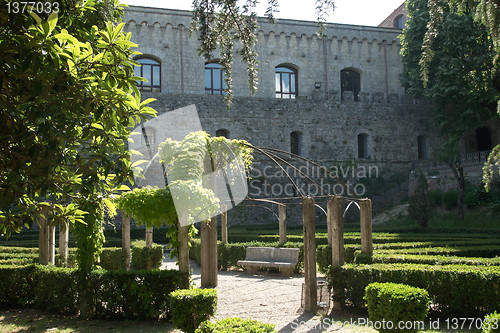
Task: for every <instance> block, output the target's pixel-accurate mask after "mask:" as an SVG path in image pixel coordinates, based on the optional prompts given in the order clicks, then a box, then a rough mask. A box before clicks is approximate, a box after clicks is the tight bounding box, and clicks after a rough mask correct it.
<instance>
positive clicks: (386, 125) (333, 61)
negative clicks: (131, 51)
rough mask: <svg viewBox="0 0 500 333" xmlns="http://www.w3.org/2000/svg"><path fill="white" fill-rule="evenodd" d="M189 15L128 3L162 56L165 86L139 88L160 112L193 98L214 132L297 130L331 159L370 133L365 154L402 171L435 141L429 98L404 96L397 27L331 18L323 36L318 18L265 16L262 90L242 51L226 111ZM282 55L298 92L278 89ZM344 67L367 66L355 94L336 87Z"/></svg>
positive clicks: (315, 155) (317, 153)
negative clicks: (207, 74) (420, 144)
mask: <svg viewBox="0 0 500 333" xmlns="http://www.w3.org/2000/svg"><path fill="white" fill-rule="evenodd" d="M190 19H191V14H190V12H188V11H179V10H169V9H159V8H145V7H133V6H132V7H130V8H127V9H126V10H125V18H124V22H126V26H125V30H126V31H130V32H131V33H132V39H131V40H132V41H133V42H135V43H137V44H139V47H138V51H140V52H142V53H143V55H145V56H149V57H151V58H153V59H156V60H157V61H159V62H160V63H161V91H160V92H143V96H144V98H149V97H152V98H156V99H157V101H156V102H154V103H152V104H151V106H153V107H154V108H155V109H156V110H157V111H158V112H159V113H160V114H161V113H164V112H168V111H169V110H173V109H176V108H180V107H184V106H187V105H190V104H195V105H196V107H197V109H198V112H199V115H200V118H201V123H202V126H203V129H204V130H206V131H207V132H208V133H209V134H211V135H215V134H216V131H217V130H220V129H224V130H226V131H228V133H229V137H230V138H238V139H245V140H248V141H249V142H251V143H252V144H254V145H256V146H266V147H272V148H278V149H282V150H285V151H290V146H291V142H290V140H291V137H290V134H291V133H292V132H300V133H301V155H302V156H304V157H306V158H309V159H312V160H315V161H319V162H321V163H323V164H325V165H328V163H330V162H331V161H350V160H357V159H358V135H359V134H361V133H364V134H367V137H368V145H367V150H368V151H367V155H368V156H367V157H366V158H365V159H362V160H360V161H359V162H360V163H361V164H364V165H375V166H377V167H379V168H380V169H381V171H382V172H386V173H402V174H404V175H408V174H409V172H410V168H411V166H412V161H414V160H416V159H417V158H418V148H417V137H418V136H420V135H422V136H425V137H426V138H427V141H426V142H428V143H427V144H428V146H429V147H428V149H429V150H430V149H431V147H432V142H434V141H435V140H436V133H435V132H434V131H432V130H430V128H432V127H430V125H429V110H430V107H429V105H428V104H426V103H422V102H418V101H415V100H413V99H412V98H409V97H408V96H406V95H405V94H404V88H403V87H402V86H401V84H400V80H399V76H400V74H401V72H402V64H401V59H400V55H399V50H400V44H399V39H398V34H399V33H400V30H397V29H391V28H381V27H367V26H352V25H341V24H327V30H326V32H325V35H324V37H319V35H318V33H317V31H318V27H317V24H316V23H315V22H306V21H296V20H281V19H280V20H278V21H277V24H276V25H273V24H272V23H269V22H268V21H267V20H265V19H260V21H259V25H260V28H259V31H258V41H257V46H256V51H257V53H258V55H259V58H258V60H259V74H258V75H259V87H258V91H257V93H256V95H255V96H254V97H250V96H249V89H248V83H247V77H246V68H245V64H244V63H242V62H240V61H239V59H238V56H236V57H235V58H236V61H235V64H234V67H233V81H234V94H235V98H234V103H233V105H232V107H231V109H230V110H228V109H227V107H226V105H225V103H224V101H223V98H222V96H212V95H205V87H204V67H205V60H204V59H202V58H201V57H200V56H199V55H198V51H197V47H198V40H197V37H196V35H195V34H193V36H192V38H191V39H189V37H188V28H189V25H190ZM280 64H287V65H291V66H293V67H294V68H296V69H297V72H298V74H297V75H298V94H297V98H296V99H279V98H275V73H274V71H275V67H276V66H278V65H280ZM346 68H350V69H354V70H356V71H357V72H358V73H360V75H361V80H360V81H361V82H360V93H359V99H358V101H355V100H354V96H353V93H352V92H350V91H347V92H345V93H344V96H343V98H341V96H340V95H341V88H340V71H341V70H342V69H346ZM317 86H320V87H319V88H317ZM145 126H146V127H147V126H148V124H147V123H146V124H145ZM152 133H154V135H155V136H156V137H155V139H154V140H155V142H156V143H159V142H161V141H163V139H164V138H163V137H162V129H161V128H154V129H152ZM139 142H140V140H137V142H136V144H139ZM426 149H427V148H426ZM402 193H404V194H403V196H404V195H406V193H407V188H406V189H403V190H402Z"/></svg>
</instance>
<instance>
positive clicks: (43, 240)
mask: <svg viewBox="0 0 500 333" xmlns="http://www.w3.org/2000/svg"><path fill="white" fill-rule="evenodd" d="M39 223H40V230H39V231H38V262H39V263H40V265H48V264H49V227H48V225H47V220H46V219H45V218H43V217H40V222H39Z"/></svg>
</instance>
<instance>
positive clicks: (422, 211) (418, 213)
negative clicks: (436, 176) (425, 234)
mask: <svg viewBox="0 0 500 333" xmlns="http://www.w3.org/2000/svg"><path fill="white" fill-rule="evenodd" d="M428 187H429V186H428V184H427V179H426V178H425V176H424V174H423V173H419V174H418V176H417V182H416V184H415V189H414V191H413V193H412V195H411V196H410V204H409V206H408V214H409V215H410V217H412V218H413V219H415V220H416V221H417V222H418V223H419V224H420V225H421V226H422V227H424V228H425V227H427V225H428V222H429V220H430V219H431V217H432V214H433V210H434V207H432V204H431V201H430V199H429V196H428V194H427V190H428Z"/></svg>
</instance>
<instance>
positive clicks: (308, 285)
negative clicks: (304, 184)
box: [302, 197, 318, 312]
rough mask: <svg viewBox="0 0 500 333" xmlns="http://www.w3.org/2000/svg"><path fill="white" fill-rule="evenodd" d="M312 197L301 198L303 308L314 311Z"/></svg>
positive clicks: (315, 289) (314, 268)
mask: <svg viewBox="0 0 500 333" xmlns="http://www.w3.org/2000/svg"><path fill="white" fill-rule="evenodd" d="M314 220H315V217H314V199H313V198H310V197H305V198H303V199H302V221H303V225H304V280H305V281H304V282H305V283H304V284H305V288H304V289H305V290H304V291H305V292H304V294H305V295H304V301H305V302H304V304H305V306H304V310H305V311H310V312H316V311H317V309H318V291H317V288H318V285H317V280H316V226H315V221H314Z"/></svg>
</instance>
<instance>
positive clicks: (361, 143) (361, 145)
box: [358, 133, 368, 158]
mask: <svg viewBox="0 0 500 333" xmlns="http://www.w3.org/2000/svg"><path fill="white" fill-rule="evenodd" d="M358 158H368V134H366V133H361V134H358Z"/></svg>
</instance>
